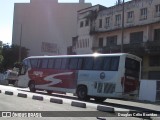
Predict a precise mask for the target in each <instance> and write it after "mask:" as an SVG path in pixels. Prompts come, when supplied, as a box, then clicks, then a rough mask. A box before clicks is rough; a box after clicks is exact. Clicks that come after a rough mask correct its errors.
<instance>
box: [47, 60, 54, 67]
mask: <svg viewBox="0 0 160 120" xmlns="http://www.w3.org/2000/svg"><path fill="white" fill-rule="evenodd" d="M53 66H54V59H51V58H50V59H49V60H48V68H53Z"/></svg>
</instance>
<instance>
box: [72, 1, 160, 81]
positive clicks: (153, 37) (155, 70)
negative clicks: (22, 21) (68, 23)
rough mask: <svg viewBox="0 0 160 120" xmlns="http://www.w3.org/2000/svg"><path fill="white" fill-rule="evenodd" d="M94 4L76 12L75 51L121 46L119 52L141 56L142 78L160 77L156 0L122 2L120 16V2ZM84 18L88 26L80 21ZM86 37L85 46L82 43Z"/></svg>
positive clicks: (114, 50)
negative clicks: (102, 4)
mask: <svg viewBox="0 0 160 120" xmlns="http://www.w3.org/2000/svg"><path fill="white" fill-rule="evenodd" d="M97 6H99V5H97ZM94 7H96V6H93V7H91V8H92V9H91V8H87V9H85V10H86V11H84V10H81V11H79V12H78V13H79V15H78V16H79V17H78V18H79V19H78V26H79V27H78V37H77V40H76V42H75V43H74V46H73V47H74V50H75V52H76V54H84V53H92V52H100V53H117V52H121V47H122V48H123V52H127V53H132V54H135V55H138V56H140V57H141V58H142V59H143V65H142V78H143V79H160V2H159V0H132V1H129V2H126V3H125V4H124V17H123V5H122V4H117V5H115V6H112V7H109V8H104V7H103V8H102V6H99V7H100V8H101V9H99V10H95V9H94ZM123 18H124V21H123ZM84 21H88V23H89V26H87V27H86V26H84V25H82V24H85V22H84ZM122 23H124V29H123V30H122V28H123V27H122ZM122 31H123V33H124V34H123V36H122ZM84 36H86V38H84ZM87 38H88V39H89V46H87V45H86V44H85V41H87ZM122 38H123V40H122ZM83 41H84V42H83ZM86 43H87V42H86ZM122 43H123V44H122ZM84 48H85V51H84Z"/></svg>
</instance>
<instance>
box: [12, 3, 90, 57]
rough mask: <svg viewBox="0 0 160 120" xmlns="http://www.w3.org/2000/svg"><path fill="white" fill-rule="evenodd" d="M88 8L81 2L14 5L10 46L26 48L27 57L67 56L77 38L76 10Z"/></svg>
mask: <svg viewBox="0 0 160 120" xmlns="http://www.w3.org/2000/svg"><path fill="white" fill-rule="evenodd" d="M90 6H91V4H90V3H85V2H84V0H79V3H58V0H31V1H30V3H15V5H14V20H13V35H12V43H13V44H16V45H20V46H24V47H26V48H27V49H29V56H33V55H57V54H67V53H68V52H69V51H67V50H69V46H72V37H73V36H77V11H78V10H80V9H84V8H87V7H90Z"/></svg>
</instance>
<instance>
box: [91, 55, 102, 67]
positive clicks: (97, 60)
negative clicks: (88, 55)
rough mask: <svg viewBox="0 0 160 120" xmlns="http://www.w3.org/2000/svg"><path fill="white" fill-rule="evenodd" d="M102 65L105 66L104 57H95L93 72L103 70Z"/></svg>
mask: <svg viewBox="0 0 160 120" xmlns="http://www.w3.org/2000/svg"><path fill="white" fill-rule="evenodd" d="M102 65H103V57H95V58H94V66H93V70H102Z"/></svg>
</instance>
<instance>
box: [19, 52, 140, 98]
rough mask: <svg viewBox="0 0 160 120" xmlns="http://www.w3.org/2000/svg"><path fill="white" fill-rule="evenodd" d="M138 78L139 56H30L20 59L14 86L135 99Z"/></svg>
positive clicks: (81, 94)
mask: <svg viewBox="0 0 160 120" xmlns="http://www.w3.org/2000/svg"><path fill="white" fill-rule="evenodd" d="M140 77H141V58H139V57H137V56H135V55H131V54H127V53H117V54H86V55H60V56H33V57H28V58H26V59H24V60H23V67H22V70H21V74H20V76H19V80H18V86H19V87H29V89H30V91H32V92H35V91H36V90H45V91H47V92H48V93H50V94H51V93H52V92H53V91H57V92H65V93H76V94H77V96H78V98H79V99H81V100H89V99H90V98H94V99H95V100H96V101H104V100H105V99H106V98H107V97H111V98H136V97H137V95H138V90H139V80H140Z"/></svg>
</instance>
